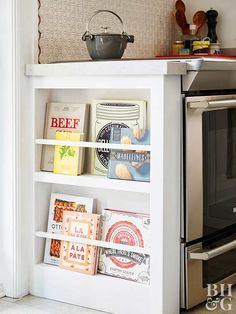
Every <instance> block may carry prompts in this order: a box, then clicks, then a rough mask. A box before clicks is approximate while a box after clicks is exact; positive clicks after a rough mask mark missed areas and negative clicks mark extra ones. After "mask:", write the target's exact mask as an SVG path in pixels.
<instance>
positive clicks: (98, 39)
mask: <svg viewBox="0 0 236 314" xmlns="http://www.w3.org/2000/svg"><path fill="white" fill-rule="evenodd" d="M102 12H108V13H111V14H113V15H115V16H116V17H117V18H118V19H119V21H120V23H121V25H122V33H121V34H112V33H108V32H107V29H108V28H107V27H103V29H104V32H103V33H99V34H91V33H90V31H89V26H90V23H91V21H92V19H93V18H94V17H95V16H96V15H97V14H99V13H102ZM82 40H83V41H86V45H87V49H88V52H89V55H90V57H91V58H92V59H94V60H99V59H102V60H104V59H120V58H121V57H122V56H123V53H124V51H125V48H126V46H127V43H133V42H134V36H133V35H127V33H126V32H125V28H124V23H123V21H122V19H121V18H120V17H119V15H117V14H116V13H115V12H113V11H110V10H98V11H96V12H94V14H93V15H92V17H91V18H90V20H89V21H88V22H87V25H86V32H85V33H84V35H83V36H82Z"/></svg>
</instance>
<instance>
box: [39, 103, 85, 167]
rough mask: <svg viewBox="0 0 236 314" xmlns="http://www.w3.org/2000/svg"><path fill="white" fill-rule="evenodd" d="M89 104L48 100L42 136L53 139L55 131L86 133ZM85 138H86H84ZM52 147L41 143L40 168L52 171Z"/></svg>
mask: <svg viewBox="0 0 236 314" xmlns="http://www.w3.org/2000/svg"><path fill="white" fill-rule="evenodd" d="M88 115H89V105H88V104H75V103H59V102H49V103H47V106H46V113H45V125H44V138H45V139H53V140H54V139H55V134H56V132H57V131H66V132H69V131H70V132H77V133H84V134H87V132H88V130H87V126H88ZM84 140H86V139H84ZM53 162H54V147H53V146H49V145H43V150H42V160H41V170H43V171H53Z"/></svg>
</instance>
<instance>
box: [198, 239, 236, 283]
mask: <svg viewBox="0 0 236 314" xmlns="http://www.w3.org/2000/svg"><path fill="white" fill-rule="evenodd" d="M218 238H220V236H219V237H218ZM233 240H236V235H235V234H234V235H232V236H230V237H227V238H224V239H221V240H218V241H217V242H213V243H209V242H210V241H208V243H205V244H203V248H204V249H207V250H212V249H214V248H217V247H219V246H221V245H224V244H226V243H230V242H231V241H233ZM235 273H236V249H234V250H231V251H229V252H226V253H224V254H221V255H219V256H217V257H214V258H212V259H210V260H208V261H204V262H203V287H204V288H206V287H207V284H211V283H217V282H219V281H220V280H222V279H225V278H227V277H229V276H231V275H233V274H235ZM232 283H233V282H232Z"/></svg>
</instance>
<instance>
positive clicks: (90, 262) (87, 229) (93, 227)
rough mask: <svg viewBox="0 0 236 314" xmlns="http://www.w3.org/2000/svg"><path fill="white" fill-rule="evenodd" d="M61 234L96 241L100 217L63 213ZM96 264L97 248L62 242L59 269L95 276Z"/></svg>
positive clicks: (98, 233) (98, 234)
mask: <svg viewBox="0 0 236 314" xmlns="http://www.w3.org/2000/svg"><path fill="white" fill-rule="evenodd" d="M62 230H63V234H64V235H66V236H71V237H78V238H81V239H90V240H98V239H99V237H100V215H97V214H88V213H79V212H71V211H64V213H63V227H62ZM97 264H98V247H96V246H94V245H88V244H80V243H76V242H69V241H63V242H62V245H61V254H60V267H61V268H65V269H69V270H72V271H77V272H81V273H85V274H88V275H95V274H96V272H97Z"/></svg>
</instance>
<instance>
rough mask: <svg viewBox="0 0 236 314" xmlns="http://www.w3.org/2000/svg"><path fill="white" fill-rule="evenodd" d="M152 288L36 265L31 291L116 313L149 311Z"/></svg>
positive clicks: (138, 313)
mask: <svg viewBox="0 0 236 314" xmlns="http://www.w3.org/2000/svg"><path fill="white" fill-rule="evenodd" d="M149 290H150V286H148V285H143V284H139V283H136V282H132V281H128V280H124V279H119V278H114V277H110V276H105V275H101V274H97V275H95V276H90V275H84V274H80V273H76V272H72V271H68V270H64V269H61V268H59V267H56V266H51V265H47V264H36V265H34V268H33V277H32V280H31V290H30V293H31V294H32V295H36V296H39V297H44V298H48V299H53V300H58V301H61V302H66V303H71V304H75V305H79V306H84V307H88V308H93V309H97V310H100V311H105V312H110V313H115V314H124V313H129V314H143V313H147V312H148V311H147V308H148V304H149Z"/></svg>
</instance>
